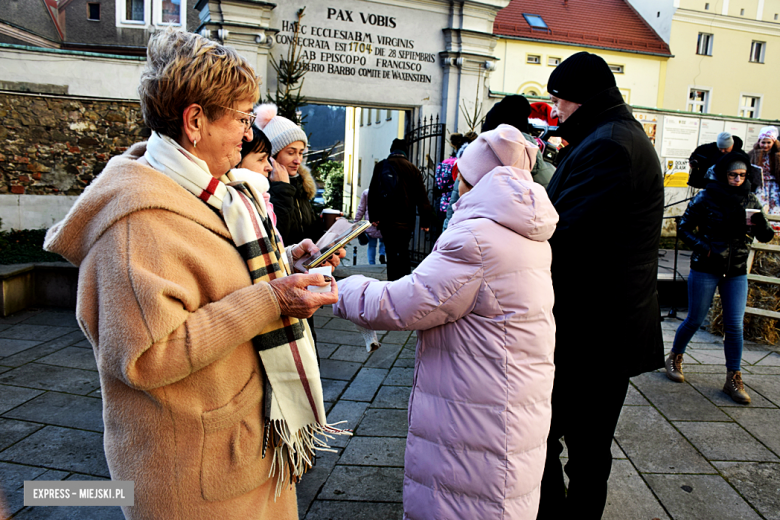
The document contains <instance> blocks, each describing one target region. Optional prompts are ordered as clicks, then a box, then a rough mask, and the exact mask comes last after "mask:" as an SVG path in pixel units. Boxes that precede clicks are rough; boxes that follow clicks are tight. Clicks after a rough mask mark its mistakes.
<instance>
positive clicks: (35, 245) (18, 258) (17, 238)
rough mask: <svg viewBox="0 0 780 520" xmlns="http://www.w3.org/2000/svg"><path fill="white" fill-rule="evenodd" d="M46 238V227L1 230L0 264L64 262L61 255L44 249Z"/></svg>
mask: <svg viewBox="0 0 780 520" xmlns="http://www.w3.org/2000/svg"><path fill="white" fill-rule="evenodd" d="M0 224H2V222H0ZM44 238H46V230H45V229H12V230H11V231H0V264H27V263H33V262H64V261H65V260H64V259H63V258H62V257H61V256H60V255H58V254H55V253H49V252H48V251H44V250H43V239H44Z"/></svg>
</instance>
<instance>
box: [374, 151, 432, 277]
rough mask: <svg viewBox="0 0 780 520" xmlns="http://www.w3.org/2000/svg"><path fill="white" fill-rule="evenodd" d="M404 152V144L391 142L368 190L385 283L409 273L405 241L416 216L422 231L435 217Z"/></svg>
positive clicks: (408, 236) (376, 167)
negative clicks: (382, 247) (382, 248)
mask: <svg viewBox="0 0 780 520" xmlns="http://www.w3.org/2000/svg"><path fill="white" fill-rule="evenodd" d="M406 153H407V151H406V141H404V140H403V139H394V140H393V143H392V145H391V146H390V155H389V156H388V157H387V159H384V160H382V161H379V162H378V163H377V164H376V166H374V173H373V176H372V177H371V183H370V184H369V187H368V214H369V215H371V220H372V222H376V223H377V226H378V227H379V231H381V232H382V238H383V239H384V241H385V252H386V253H387V279H388V280H389V281H393V280H398V279H399V278H402V277H404V276H406V275H407V274H409V273H411V272H412V267H411V264H410V262H409V242H410V241H411V240H412V233H413V232H414V225H415V220H416V218H417V213H418V212H419V215H420V229H422V230H423V231H426V232H427V231H428V230H429V229H430V227H431V225H432V224H433V222H434V219H435V218H436V217H435V215H434V212H433V207H432V206H431V203H430V201H429V200H428V193H427V191H426V190H425V184H424V182H423V178H422V175H421V174H420V172H419V170H417V168H415V166H414V165H413V164H412V163H411V162H409V160H408V159H407V158H406Z"/></svg>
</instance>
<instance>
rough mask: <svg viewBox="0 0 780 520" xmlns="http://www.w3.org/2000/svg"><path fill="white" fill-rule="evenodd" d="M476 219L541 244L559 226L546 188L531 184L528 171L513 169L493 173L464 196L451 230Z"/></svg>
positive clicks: (456, 211)
mask: <svg viewBox="0 0 780 520" xmlns="http://www.w3.org/2000/svg"><path fill="white" fill-rule="evenodd" d="M477 218H486V219H490V220H492V221H494V222H496V223H498V224H501V225H502V226H504V227H506V228H508V229H511V230H512V231H514V232H515V233H518V234H519V235H522V236H524V237H526V238H528V239H531V240H536V241H539V242H542V241H545V240H548V239H549V238H550V237H551V236H552V234H553V232H554V231H555V225H556V224H557V223H558V213H557V212H556V211H555V208H554V207H553V205H552V202H550V198H549V197H548V196H547V192H546V191H545V189H544V187H543V186H542V185H541V184H537V183H535V182H533V181H532V180H531V172H529V171H528V170H521V169H518V168H513V167H511V166H500V167H498V168H495V169H493V170H491V171H490V172H489V173H487V174H486V175H485V176H484V177H483V178H482V179H481V180H480V181H479V183H478V184H477V185H476V186H474V188H473V189H472V190H471V191H469V192H468V193H465V194H464V195H463V196H462V197H461V198H460V199H459V200H458V202H457V203H456V204H455V214H454V215H453V217H452V220H450V227H453V226H456V225H458V223H460V222H463V221H465V220H469V219H477ZM448 229H449V228H448Z"/></svg>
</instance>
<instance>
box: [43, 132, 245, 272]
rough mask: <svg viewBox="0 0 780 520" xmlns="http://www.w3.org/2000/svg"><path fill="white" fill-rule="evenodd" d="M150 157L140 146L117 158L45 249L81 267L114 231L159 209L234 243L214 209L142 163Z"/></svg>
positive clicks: (58, 226) (48, 237) (57, 227)
mask: <svg viewBox="0 0 780 520" xmlns="http://www.w3.org/2000/svg"><path fill="white" fill-rule="evenodd" d="M145 152H146V143H145V142H144V143H138V144H135V145H133V146H132V147H131V148H130V149H129V150H127V151H126V152H125V153H124V154H122V155H119V156H116V157H114V158H112V159H111V160H110V161H109V162H108V164H107V165H106V168H105V169H104V170H103V172H102V173H101V174H100V175H98V176H97V177H96V178H95V180H94V181H92V183H91V184H90V185H89V186H87V188H86V189H85V190H84V193H82V194H81V196H80V197H79V198H78V199H77V200H76V203H75V204H74V205H73V207H72V208H71V209H70V211H69V212H68V214H67V215H66V216H65V218H64V219H63V220H62V221H60V222H58V223H56V224H55V225H54V226H52V227H51V228H50V229H49V231H48V232H47V233H46V240H45V241H44V244H43V247H44V249H46V250H47V251H51V252H53V253H57V254H60V255H62V256H63V257H65V258H66V259H67V260H68V261H69V262H71V263H72V264H74V265H76V266H78V265H80V264H81V262H82V261H83V260H84V258H85V257H86V256H87V253H89V250H90V249H91V248H92V246H93V245H94V244H95V242H97V241H98V240H99V239H100V237H101V236H102V235H103V233H105V232H106V230H108V229H109V228H111V226H113V225H114V224H116V223H117V222H119V221H121V220H122V219H123V218H124V217H126V216H128V215H130V214H132V213H135V212H137V211H143V210H155V209H163V210H168V211H173V212H174V213H177V214H180V215H182V216H185V217H187V218H189V219H191V220H193V221H195V222H198V223H199V224H201V225H202V226H204V227H206V228H208V229H209V230H211V231H212V232H214V233H217V234H219V235H222V236H224V237H225V238H227V239H230V232H229V231H228V229H227V226H225V223H224V222H223V221H222V218H221V217H220V216H219V215H217V214H216V213H215V212H214V211H212V210H211V209H210V208H209V206H207V205H206V204H204V203H201V202H200V201H199V200H198V199H197V198H196V197H195V195H193V194H191V193H190V192H188V191H187V190H185V189H184V188H182V187H181V186H179V185H178V184H177V183H176V181H174V180H173V179H171V178H170V177H168V176H166V175H164V174H162V173H160V172H158V171H157V170H155V169H154V168H152V167H150V166H145V165H142V164H140V163H139V162H138V159H140V158H141V157H143V155H144V153H145Z"/></svg>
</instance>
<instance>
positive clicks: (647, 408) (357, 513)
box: [0, 308, 780, 520]
mask: <svg viewBox="0 0 780 520" xmlns="http://www.w3.org/2000/svg"><path fill="white" fill-rule="evenodd" d="M679 323H680V322H679V321H664V323H663V329H664V339H665V341H666V343H667V350H668V349H669V348H670V346H671V341H672V339H673V337H674V331H675V330H676V328H677V326H678V325H679ZM315 326H316V329H317V334H318V338H319V349H320V355H321V357H322V378H323V390H324V396H325V400H326V410H327V411H328V418H329V420H330V421H331V422H333V421H346V423H345V425H346V427H348V428H350V429H352V430H353V431H354V436H352V437H351V438H344V437H337V438H336V439H335V440H334V442H333V443H332V444H333V447H334V450H335V451H334V452H333V453H323V454H322V455H321V456H319V457H318V459H317V464H316V466H315V467H314V469H313V470H312V471H311V472H310V473H308V474H307V475H306V476H305V477H304V478H303V480H302V482H301V483H300V484H299V485H298V506H299V511H300V518H301V519H302V520H303V519H306V520H327V519H334V520H335V519H344V518H348V519H350V520H360V519H366V520H390V519H401V518H402V516H403V507H402V493H403V461H404V443H405V439H406V429H407V414H406V406H407V402H408V399H409V393H410V390H411V384H412V377H413V371H414V349H415V342H416V334H415V333H414V332H389V333H385V332H381V333H380V334H379V337H380V341H381V342H382V347H381V348H380V349H379V350H378V351H376V352H374V353H372V354H367V353H366V352H365V348H364V346H363V344H362V340H361V338H360V336H359V335H358V334H357V333H356V332H355V329H354V326H353V325H352V324H350V323H348V322H345V321H344V320H340V319H337V318H333V316H332V314H331V312H330V309H321V310H319V311H318V312H317V313H316V315H315ZM603 327H604V333H605V334H606V333H607V332H608V330H609V320H605V321H604V322H603ZM595 337H598V333H596V336H595ZM594 350H595V348H594ZM779 351H780V348H778V347H777V346H772V347H769V346H765V345H757V344H751V343H747V344H746V346H745V360H744V364H743V372H744V380H745V383H746V385H747V387H748V391H749V392H750V394H751V396H752V397H753V403H752V404H751V405H750V406H740V405H737V404H735V403H734V402H732V401H731V400H730V399H729V398H728V397H726V396H725V395H724V394H723V393H722V392H721V390H720V389H721V387H722V385H723V382H724V380H725V368H724V366H723V351H722V341H721V339H720V338H718V337H715V336H713V335H711V334H708V333H706V332H703V331H700V332H699V333H697V335H696V336H695V337H694V340H693V341H692V343H691V345H690V347H689V350H688V353H687V354H686V358H685V364H684V370H685V374H686V378H687V382H686V383H684V384H675V383H672V382H671V381H668V380H667V379H666V377H665V375H664V374H663V373H662V372H661V371H658V372H654V373H649V374H644V375H641V376H638V377H636V378H634V379H633V380H632V383H631V386H630V388H629V392H628V395H627V398H626V402H625V406H624V407H623V412H622V415H621V419H620V423H619V425H618V429H617V432H616V434H615V442H614V443H613V454H614V457H615V460H614V462H613V470H612V476H611V477H610V488H609V496H608V499H607V507H606V511H605V513H604V518H605V519H609V520H628V519H630V520H634V519H638V520H643V519H646V520H652V519H674V520H683V519H697V520H698V519H718V518H744V519H754V518H755V519H761V518H763V519H767V520H769V519H772V520H780V434H778V426H780V354H778V352H779ZM99 387H100V383H99V379H98V374H97V371H96V367H95V362H94V358H93V357H92V351H91V349H90V347H89V343H88V342H87V341H86V340H85V338H84V336H83V335H82V334H81V332H80V331H79V330H78V327H77V324H76V321H75V319H74V317H73V311H72V310H64V309H46V308H40V309H31V310H28V311H24V312H21V313H18V314H16V315H13V316H9V317H7V318H0V491H1V492H2V494H3V495H4V498H5V502H6V504H7V507H8V508H9V509H10V511H8V513H9V514H10V515H12V518H14V519H15V520H16V519H44V518H45V519H66V518H67V519H70V518H73V519H85V520H91V519H96V520H97V519H100V520H103V519H109V520H110V519H114V518H116V519H120V518H122V513H121V510H120V509H119V508H106V507H101V508H86V507H74V508H63V507H60V508H55V507H48V508H46V507H24V505H23V495H22V489H23V485H24V481H25V480H65V479H67V480H94V479H106V478H108V477H109V473H108V468H107V466H106V462H105V457H104V455H103V449H102V431H103V423H102V416H101V396H100V388H99ZM594 406H597V403H596V402H595V401H594ZM566 456H567V453H566V451H564V453H563V454H562V462H564V461H565V458H566Z"/></svg>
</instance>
